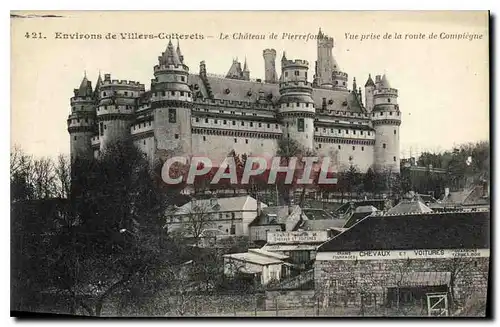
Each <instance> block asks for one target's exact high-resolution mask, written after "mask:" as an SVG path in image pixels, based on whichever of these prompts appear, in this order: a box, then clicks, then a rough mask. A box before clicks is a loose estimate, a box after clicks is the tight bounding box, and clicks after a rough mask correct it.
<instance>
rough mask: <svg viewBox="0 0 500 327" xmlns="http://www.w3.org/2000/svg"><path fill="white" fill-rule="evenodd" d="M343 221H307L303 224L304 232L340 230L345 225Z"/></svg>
mask: <svg viewBox="0 0 500 327" xmlns="http://www.w3.org/2000/svg"><path fill="white" fill-rule="evenodd" d="M345 222H346V221H345V219H316V220H307V221H306V222H305V223H304V227H303V228H304V230H308V231H321V230H328V229H332V228H341V227H343V226H344V224H345Z"/></svg>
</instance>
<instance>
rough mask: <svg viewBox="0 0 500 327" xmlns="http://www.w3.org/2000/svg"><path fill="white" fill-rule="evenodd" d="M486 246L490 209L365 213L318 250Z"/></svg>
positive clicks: (478, 247)
mask: <svg viewBox="0 0 500 327" xmlns="http://www.w3.org/2000/svg"><path fill="white" fill-rule="evenodd" d="M489 247H490V212H447V213H427V214H415V215H396V216H372V217H368V218H366V219H363V220H362V221H360V222H359V223H357V224H356V225H354V226H353V227H351V228H350V229H349V230H347V231H345V232H344V233H342V234H340V235H338V236H337V237H334V238H333V239H331V240H330V241H327V242H325V243H323V244H322V245H321V246H320V247H319V249H318V251H319V252H325V251H365V250H366V251H368V250H412V249H460V248H468V249H480V248H489Z"/></svg>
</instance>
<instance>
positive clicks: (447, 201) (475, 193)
mask: <svg viewBox="0 0 500 327" xmlns="http://www.w3.org/2000/svg"><path fill="white" fill-rule="evenodd" d="M441 204H442V206H443V207H444V208H460V209H464V208H489V206H490V197H489V184H488V183H486V182H485V183H483V184H482V185H473V186H472V187H470V188H468V189H465V190H461V191H456V192H449V191H448V190H445V195H444V197H443V199H442V200H441Z"/></svg>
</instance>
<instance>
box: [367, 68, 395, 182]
mask: <svg viewBox="0 0 500 327" xmlns="http://www.w3.org/2000/svg"><path fill="white" fill-rule="evenodd" d="M376 80H377V81H378V82H379V83H378V87H377V88H375V90H374V91H373V104H374V106H373V110H372V123H373V128H374V129H375V145H374V168H375V170H377V171H391V172H393V173H399V169H400V168H399V126H400V125H401V112H400V111H399V105H398V104H397V99H398V90H397V89H394V88H391V87H390V84H389V81H388V79H387V77H386V76H385V75H384V76H383V77H382V78H380V75H378V76H377V77H376ZM376 85H377V83H376Z"/></svg>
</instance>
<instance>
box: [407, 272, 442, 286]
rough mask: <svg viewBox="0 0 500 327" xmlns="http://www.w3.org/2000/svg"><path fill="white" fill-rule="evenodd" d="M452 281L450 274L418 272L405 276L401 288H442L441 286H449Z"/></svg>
mask: <svg viewBox="0 0 500 327" xmlns="http://www.w3.org/2000/svg"><path fill="white" fill-rule="evenodd" d="M450 280H451V273H450V272H441V271H431V272H428V271H425V272H424V271H416V272H409V273H406V274H403V279H402V281H401V283H400V286H401V287H418V286H441V285H449V284H450Z"/></svg>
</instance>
